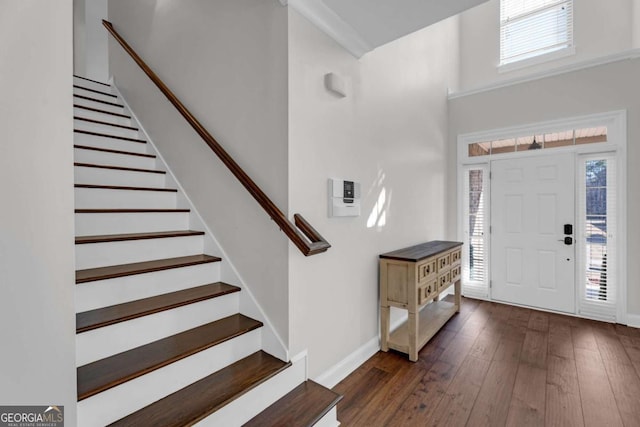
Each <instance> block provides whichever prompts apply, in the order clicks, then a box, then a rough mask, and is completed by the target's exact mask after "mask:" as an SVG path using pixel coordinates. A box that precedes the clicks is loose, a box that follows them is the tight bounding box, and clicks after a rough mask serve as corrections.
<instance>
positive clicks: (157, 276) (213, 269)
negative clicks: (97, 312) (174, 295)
mask: <svg viewBox="0 0 640 427" xmlns="http://www.w3.org/2000/svg"><path fill="white" fill-rule="evenodd" d="M218 281H220V263H219V262H211V263H207V264H200V265H192V266H189V267H182V268H172V269H169V270H163V271H154V272H152V273H145V274H135V275H133V276H125V277H117V278H114V279H106V280H96V281H94V282H87V283H80V284H77V285H76V295H75V297H76V311H77V312H78V313H81V312H83V311H89V310H94V309H96V308H101V307H108V306H110V305H116V304H122V303H124V302H129V301H135V300H138V299H143V298H148V297H152V296H156V295H161V294H167V293H169V292H174V291H180V290H183V289H188V288H193V287H194V286H200V285H206V284H208V283H214V282H218Z"/></svg>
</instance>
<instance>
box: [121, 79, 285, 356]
mask: <svg viewBox="0 0 640 427" xmlns="http://www.w3.org/2000/svg"><path fill="white" fill-rule="evenodd" d="M109 82H110V83H111V85H112V87H113V89H114V92H115V94H116V95H118V97H119V98H120V99H121V100H122V102H123V104H124V106H125V110H126V111H128V112H129V113H130V114H131V117H132V119H133V120H134V121H135V122H136V123H137V126H138V128H139V129H140V132H141V135H144V138H145V139H146V140H147V143H148V144H149V146H150V147H151V149H152V150H153V152H154V154H155V155H157V157H158V160H160V162H162V164H163V165H164V167H165V168H166V171H167V178H170V179H171V180H172V181H173V184H174V185H176V187H177V188H178V193H179V194H180V195H181V197H183V198H184V202H185V203H186V204H187V205H188V207H189V208H190V209H191V214H190V215H189V216H190V219H191V220H195V221H196V222H197V224H198V226H199V227H202V228H203V229H204V231H205V232H206V236H205V245H204V246H205V250H206V249H213V250H214V251H215V252H217V253H216V255H219V256H220V257H221V258H222V260H223V262H222V263H223V264H225V267H226V268H222V269H221V270H222V271H225V270H226V269H227V268H228V269H229V273H231V276H232V277H231V278H223V279H224V280H225V281H231V282H233V284H234V285H236V286H239V287H240V288H242V292H240V311H241V312H243V314H245V315H247V316H250V317H253V318H255V319H256V320H259V321H261V322H262V323H263V324H264V326H263V327H262V348H263V349H264V350H265V351H266V352H267V353H269V354H271V355H273V356H275V357H277V358H279V359H281V360H285V361H288V360H289V349H288V348H287V346H286V345H285V343H284V341H283V340H282V338H281V337H280V335H279V334H278V332H277V331H276V329H275V328H274V326H273V324H272V323H271V321H270V320H269V318H268V317H267V315H266V314H265V312H264V311H263V310H262V307H260V304H258V301H257V300H256V298H255V296H254V295H253V292H251V289H250V288H249V286H248V285H247V282H246V281H245V280H244V279H243V278H242V276H241V275H240V273H239V272H238V270H237V269H236V267H235V266H234V265H233V263H232V262H231V259H230V258H229V256H228V255H227V253H226V252H225V250H224V249H223V248H222V246H221V245H220V243H219V242H218V240H217V239H216V238H215V235H214V234H213V233H212V232H211V229H210V228H209V226H208V225H207V224H206V223H205V222H204V221H203V219H202V216H201V215H200V213H199V212H198V209H197V208H196V206H195V205H194V204H193V202H192V201H191V199H190V198H189V196H188V195H187V193H186V191H185V190H184V188H183V187H182V185H181V184H180V182H178V180H177V179H176V178H175V175H174V173H173V171H172V170H171V168H170V167H169V164H168V163H167V162H166V161H165V159H164V157H163V156H162V154H161V153H160V151H159V150H158V148H157V147H156V145H155V144H154V143H153V141H152V140H151V138H150V137H149V133H147V131H146V130H145V128H144V126H143V125H142V123H141V122H140V120H138V117H137V116H136V114H135V113H134V112H133V111H132V110H131V108H130V107H129V104H128V103H127V100H126V99H125V98H124V96H122V93H121V92H120V90H119V89H118V87H117V86H116V84H115V79H114V78H113V77H111V78H110V79H109ZM207 239H209V242H208V244H207V242H206V240H207Z"/></svg>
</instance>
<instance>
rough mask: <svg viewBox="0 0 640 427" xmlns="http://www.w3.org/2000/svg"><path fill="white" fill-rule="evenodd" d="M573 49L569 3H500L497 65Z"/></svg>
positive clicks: (516, 0) (539, 0)
mask: <svg viewBox="0 0 640 427" xmlns="http://www.w3.org/2000/svg"><path fill="white" fill-rule="evenodd" d="M570 48H573V0H501V1H500V65H501V66H503V65H507V64H512V63H515V62H518V61H523V60H525V59H530V58H534V57H538V56H541V55H547V54H551V53H553V52H559V51H562V50H569V49H570Z"/></svg>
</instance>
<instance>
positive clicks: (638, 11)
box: [632, 0, 640, 49]
mask: <svg viewBox="0 0 640 427" xmlns="http://www.w3.org/2000/svg"><path fill="white" fill-rule="evenodd" d="M632 12H633V13H632V27H633V47H634V48H635V49H638V48H640V0H633V7H632Z"/></svg>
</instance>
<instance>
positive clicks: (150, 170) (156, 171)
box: [73, 162, 167, 175]
mask: <svg viewBox="0 0 640 427" xmlns="http://www.w3.org/2000/svg"><path fill="white" fill-rule="evenodd" d="M73 166H78V167H83V168H98V169H114V170H119V171H130V172H144V173H159V174H165V175H166V173H167V172H165V171H160V170H156V169H140V168H128V167H125V166H111V165H96V164H94V163H78V162H75V163H74V164H73Z"/></svg>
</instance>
